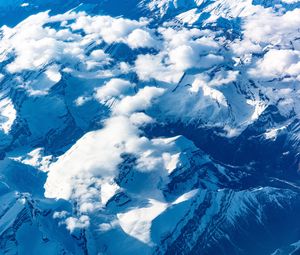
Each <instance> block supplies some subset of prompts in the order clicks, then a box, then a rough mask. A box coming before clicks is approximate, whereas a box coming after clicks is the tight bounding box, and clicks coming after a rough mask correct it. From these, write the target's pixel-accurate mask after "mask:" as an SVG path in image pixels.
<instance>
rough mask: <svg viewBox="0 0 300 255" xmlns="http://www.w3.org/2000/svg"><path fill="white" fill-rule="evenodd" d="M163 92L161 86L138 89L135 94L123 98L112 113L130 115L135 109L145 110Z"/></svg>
mask: <svg viewBox="0 0 300 255" xmlns="http://www.w3.org/2000/svg"><path fill="white" fill-rule="evenodd" d="M163 93H164V89H162V88H156V87H145V88H143V89H140V90H139V91H138V93H137V94H136V95H133V96H127V97H125V98H123V99H122V100H121V101H120V102H119V103H118V104H117V105H116V107H115V108H114V113H115V114H125V115H130V114H132V113H134V112H136V111H142V110H145V109H147V108H148V107H149V106H150V105H151V103H152V101H153V100H154V99H155V98H157V97H159V96H161V95H162V94H163Z"/></svg>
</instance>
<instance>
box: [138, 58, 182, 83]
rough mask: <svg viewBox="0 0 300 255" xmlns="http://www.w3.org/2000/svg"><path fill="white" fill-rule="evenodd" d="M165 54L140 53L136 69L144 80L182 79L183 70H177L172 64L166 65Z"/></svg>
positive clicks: (169, 80) (175, 80) (176, 80)
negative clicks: (164, 61) (164, 62)
mask: <svg viewBox="0 0 300 255" xmlns="http://www.w3.org/2000/svg"><path fill="white" fill-rule="evenodd" d="M162 62H163V56H162V55H161V54H158V55H150V54H146V55H139V56H138V57H137V59H136V61H135V71H136V73H137V75H138V76H139V78H140V79H141V80H143V81H149V80H150V79H156V80H158V81H163V82H169V83H176V82H178V81H179V80H180V77H181V76H182V75H183V72H180V71H175V70H174V68H173V67H172V66H167V65H164V64H163V63H162Z"/></svg>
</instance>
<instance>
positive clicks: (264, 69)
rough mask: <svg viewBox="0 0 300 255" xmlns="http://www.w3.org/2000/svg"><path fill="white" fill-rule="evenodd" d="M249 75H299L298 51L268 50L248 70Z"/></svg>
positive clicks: (299, 59) (258, 76)
mask: <svg viewBox="0 0 300 255" xmlns="http://www.w3.org/2000/svg"><path fill="white" fill-rule="evenodd" d="M249 73H250V75H252V76H254V77H257V78H259V79H260V78H279V77H283V76H286V75H290V76H294V77H296V78H297V77H298V76H299V75H300V51H296V50H276V49H271V50H269V51H268V52H267V53H266V54H265V55H264V57H263V59H261V60H258V61H257V63H256V66H255V67H254V68H253V69H250V70H249Z"/></svg>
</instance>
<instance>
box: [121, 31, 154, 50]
mask: <svg viewBox="0 0 300 255" xmlns="http://www.w3.org/2000/svg"><path fill="white" fill-rule="evenodd" d="M156 43H157V42H156V41H155V40H154V39H153V37H152V36H151V34H150V33H149V32H148V31H145V30H142V29H140V28H138V29H135V30H134V31H132V32H131V33H130V34H129V35H128V38H127V44H128V45H129V47H131V48H133V49H136V48H151V47H152V48H155V47H156Z"/></svg>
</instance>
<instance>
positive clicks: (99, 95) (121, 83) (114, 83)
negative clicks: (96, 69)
mask: <svg viewBox="0 0 300 255" xmlns="http://www.w3.org/2000/svg"><path fill="white" fill-rule="evenodd" d="M132 88H133V86H132V84H131V83H130V82H129V81H126V80H123V79H118V78H114V79H111V80H109V81H108V82H107V83H105V85H104V86H102V87H99V88H97V89H96V95H95V97H96V99H98V100H99V101H100V102H101V103H105V102H106V101H108V100H110V99H112V98H115V97H122V95H123V94H127V93H128V92H129V91H130V89H132Z"/></svg>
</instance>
